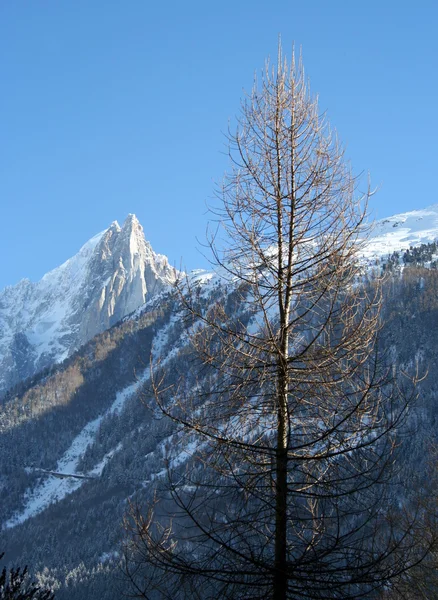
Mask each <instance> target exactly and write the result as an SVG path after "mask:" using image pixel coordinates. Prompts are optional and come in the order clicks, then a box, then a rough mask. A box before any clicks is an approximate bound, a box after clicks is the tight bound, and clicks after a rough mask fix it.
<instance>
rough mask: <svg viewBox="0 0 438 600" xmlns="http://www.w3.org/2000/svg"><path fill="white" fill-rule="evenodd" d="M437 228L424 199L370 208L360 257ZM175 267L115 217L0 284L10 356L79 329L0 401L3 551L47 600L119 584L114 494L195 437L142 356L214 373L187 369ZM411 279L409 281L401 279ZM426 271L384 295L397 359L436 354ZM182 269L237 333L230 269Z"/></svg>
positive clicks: (433, 410) (423, 457) (157, 480)
mask: <svg viewBox="0 0 438 600" xmlns="http://www.w3.org/2000/svg"><path fill="white" fill-rule="evenodd" d="M437 238H438V205H434V206H431V207H428V208H425V209H423V210H418V211H412V212H408V213H404V214H400V215H395V216H393V217H389V218H387V219H383V220H381V221H378V222H377V223H376V224H375V227H374V230H373V232H372V235H371V238H370V240H369V242H368V245H367V248H366V249H365V257H366V258H367V257H369V262H370V264H374V263H375V261H376V259H380V260H381V262H383V260H384V257H385V255H388V254H390V253H392V252H394V251H396V250H403V249H406V248H408V247H410V246H417V245H420V244H422V243H428V242H432V241H435V240H436V239H437ZM175 276H176V274H175V272H174V271H173V270H172V269H171V268H170V267H169V265H168V262H167V259H166V258H165V257H162V256H159V255H156V254H155V253H154V252H153V251H152V249H151V247H150V245H149V244H148V243H147V242H146V241H145V240H144V236H143V231H142V228H141V226H140V225H139V223H138V221H137V220H136V219H135V217H133V216H129V217H128V219H127V221H126V222H125V224H124V225H123V227H122V228H120V227H119V226H118V224H117V223H113V224H112V225H111V226H110V227H109V228H108V229H107V230H106V231H105V232H103V233H102V234H99V235H98V236H95V237H94V238H92V239H91V240H90V241H89V242H88V243H87V244H86V245H85V246H84V247H83V248H82V249H81V250H80V252H79V253H78V254H77V255H76V256H75V257H73V258H72V259H70V260H69V261H67V262H66V263H65V264H64V265H62V266H61V267H59V268H58V269H55V270H54V271H52V272H51V273H49V274H47V275H46V276H45V277H44V278H43V279H42V280H41V281H40V282H39V283H37V284H30V283H29V282H21V283H20V284H19V285H18V286H16V287H14V288H8V289H7V290H5V291H4V292H3V293H2V294H1V295H0V302H1V306H0V315H1V317H0V318H1V321H0V323H1V324H2V325H1V326H2V328H3V331H4V333H2V337H1V340H0V343H2V344H6V342H5V340H6V337H5V336H6V333H5V332H6V326H9V329H8V330H7V331H8V332H9V333H8V335H9V338H8V340H9V342H8V343H9V344H10V346H11V345H12V343H13V342H14V338H13V336H15V352H16V354H15V356H18V353H17V350H16V349H17V347H18V342H17V338H20V336H21V338H22V339H23V341H25V342H26V343H25V345H24V352H23V356H24V357H26V356H28V357H29V356H31V359H32V360H33V362H30V367H32V368H33V370H34V371H36V370H37V368H38V362H37V361H38V360H40V361H41V360H42V358H44V357H47V359H48V360H50V359H51V360H60V358H61V357H62V356H65V355H67V354H68V353H70V352H71V351H72V349H73V348H75V347H78V346H79V345H81V344H82V343H83V341H85V340H87V339H89V340H90V341H88V343H86V344H85V345H84V346H83V347H82V348H81V349H80V350H79V351H78V352H77V353H76V354H74V355H73V356H72V357H71V358H70V360H69V361H66V362H65V363H63V364H60V365H57V366H56V367H55V368H54V369H53V370H52V372H51V373H50V374H49V375H47V374H46V373H42V374H41V373H40V374H39V375H36V376H35V377H34V378H32V381H27V382H25V383H23V385H22V386H21V388H20V389H18V390H16V392H15V393H14V394H13V395H11V396H10V397H9V398H8V399H7V401H6V402H4V403H3V405H2V404H0V456H1V457H2V460H0V498H1V502H0V532H1V535H2V537H3V540H4V547H5V548H6V549H7V551H8V553H9V555H10V557H11V560H14V561H16V562H17V564H29V565H31V568H32V569H33V570H34V571H36V572H37V573H38V580H39V581H41V582H42V583H44V582H46V583H47V585H50V586H53V587H54V589H57V588H58V589H57V594H56V596H57V598H59V599H60V600H89V599H91V598H93V600H94V598H105V599H106V600H116V599H118V598H120V597H121V596H122V592H120V590H119V588H118V587H117V585H118V579H120V577H119V570H118V567H117V565H118V561H119V554H118V552H119V551H120V545H119V541H120V540H119V538H120V529H121V528H120V526H119V523H120V522H121V521H122V519H123V515H124V514H125V512H126V507H127V502H128V500H129V501H133V502H139V504H140V505H142V504H143V505H144V506H145V505H146V504H147V502H149V501H151V498H152V497H153V496H154V493H155V490H157V489H158V490H162V489H163V488H164V489H165V484H166V477H167V469H168V468H169V466H170V468H172V469H181V471H180V472H181V473H183V472H184V469H185V467H186V466H189V461H190V460H191V459H192V455H193V453H194V451H195V449H196V439H192V437H190V436H189V435H185V434H184V433H183V432H182V431H180V430H179V429H178V427H176V426H173V425H171V424H169V423H168V421H167V420H166V419H163V418H161V417H160V415H158V414H156V413H155V412H154V410H153V407H154V401H153V398H152V392H151V389H150V388H151V386H150V383H151V382H150V364H151V362H152V364H154V362H155V364H157V363H159V364H160V366H161V367H163V366H164V367H165V368H166V370H167V372H168V376H169V378H170V383H173V384H174V385H175V386H176V385H178V384H179V382H180V375H181V374H182V373H183V374H184V377H185V385H186V387H187V389H190V387H191V386H197V387H198V386H200V388H201V389H202V386H205V389H208V386H209V385H210V384H211V382H212V381H215V379H214V377H215V375H214V374H213V373H211V372H209V371H208V369H201V370H198V369H196V368H195V365H196V362H195V359H194V356H193V354H192V353H191V348H190V344H189V339H188V336H187V332H186V329H185V327H184V322H185V320H184V315H185V313H184V309H183V306H182V305H181V303H180V302H179V300H178V297H177V295H176V294H174V293H172V290H171V289H170V288H169V289H166V284H168V283H171V282H172V281H174V279H175ZM415 278H417V279H418V278H421V280H422V284H421V286H420V285H415V286H414V285H413V283H412V282H414V283H415V281H416V279H415ZM437 278H438V276H437V271H436V270H432V269H424V272H421V273H420V274H418V273H417V274H416V273H415V270H413V272H412V275H411V277H409V266H407V267H406V268H405V269H404V270H403V271H402V274H401V275H400V274H397V276H394V280H393V285H391V286H389V289H388V297H385V298H386V299H385V302H386V303H387V304H386V308H385V310H386V317H387V324H386V325H385V328H384V330H383V331H382V344H383V346H384V347H386V348H389V349H390V351H391V357H392V360H393V361H394V362H396V363H398V364H401V365H405V366H407V367H409V365H410V364H412V363H413V361H415V363H416V365H418V368H419V372H420V373H424V372H426V371H427V369H428V366H429V362H430V359H431V357H432V359H433V357H434V356H435V354H436V338H437V336H438V318H437V315H438V301H436V298H437V294H436V285H438V284H437V283H436V280H437ZM191 279H192V281H193V284H194V287H195V285H196V286H197V288H198V289H197V294H196V298H197V301H198V302H199V303H200V306H202V307H209V306H211V305H214V304H215V303H217V302H219V303H221V305H223V306H225V307H228V310H229V311H230V312H231V311H232V313H233V315H237V316H238V318H239V319H240V322H242V323H243V322H245V323H247V327H248V331H249V332H251V331H252V332H254V331H255V330H256V329H254V328H257V314H255V315H254V314H252V313H251V314H250V313H249V312H248V313H245V311H247V310H248V307H247V306H245V303H243V304H239V302H240V300H241V296H240V295H239V294H237V295H236V294H235V287H234V283H233V282H232V281H226V280H224V279H223V278H221V276H220V274H212V273H206V272H203V271H196V272H194V273H192V275H191ZM434 286H435V287H434ZM26 290H29V291H28V292H27V295H26ZM6 300H7V301H8V304H7V306H8V307H9V308H8V310H6ZM44 303H45V304H44ZM132 311H134V312H132ZM239 311H240V312H239ZM420 311H421V312H420ZM15 313H16V314H15ZM5 314H7V316H8V318H9V321H8V322H7V323H6V318H5V316H4V315H5ZM128 314H129V316H127V317H126V318H124V319H122V321H120V319H121V317H123V316H124V315H128ZM420 314H421V318H417V315H420ZM13 315H14V316H15V322H14V321H13ZM116 321H119V322H118V323H117V324H116V325H114V326H113V327H111V326H112V325H113V324H114V323H115V322H116ZM4 323H5V324H4ZM45 325H47V326H46V327H45ZM20 327H21V329H20ZM107 329H108V331H107ZM104 330H105V332H104V333H101V334H99V335H94V334H95V333H97V332H99V331H101V332H102V331H104ZM93 336H94V337H93ZM91 338H92V339H91ZM26 344H27V345H26ZM10 346H9V347H10ZM9 347H8V348H9ZM108 349H110V351H109V350H108ZM8 352H9V355H8V356H12V351H11V350H10V349H8ZM26 352H28V353H27V354H26ZM32 353H33V354H32ZM33 357H36V358H35V359H34V358H33ZM3 360H5V359H3ZM29 361H30V359H29ZM21 364H22V365H25V364H26V363H24V362H22V363H21ZM421 386H422V387H421V388H419V400H420V403H421V404H420V405H419V408H418V410H417V411H416V412H415V413H414V415H413V417H412V419H414V420H415V424H416V427H417V429H418V435H416V436H410V438H409V440H410V443H411V446H408V448H407V450H405V456H406V457H407V458H406V460H407V461H408V462H407V464H408V466H409V465H411V464H412V465H414V468H415V469H416V471H418V472H419V473H422V472H425V466H424V465H425V464H426V463H427V460H428V459H427V451H426V446H427V447H428V445H429V444H430V443H431V441H432V440H433V441H436V431H438V408H437V403H436V387H437V386H438V379H437V375H436V373H435V371H433V369H430V374H429V377H428V379H427V380H426V381H425V382H423V383H422V384H421ZM145 405H146V406H147V407H148V408H145ZM151 407H152V410H151ZM55 433H56V435H55ZM409 461H412V462H409ZM419 485H420V484H419ZM160 486H162V487H160Z"/></svg>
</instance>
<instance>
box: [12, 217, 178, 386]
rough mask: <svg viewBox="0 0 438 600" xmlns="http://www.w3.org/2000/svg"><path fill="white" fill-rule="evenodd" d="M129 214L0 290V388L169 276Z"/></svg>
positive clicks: (116, 316) (61, 354) (109, 321)
mask: <svg viewBox="0 0 438 600" xmlns="http://www.w3.org/2000/svg"><path fill="white" fill-rule="evenodd" d="M176 276H177V272H176V270H175V269H174V268H173V267H171V266H170V265H169V262H168V260H167V258H166V257H165V256H162V255H160V254H156V253H155V252H154V251H153V250H152V247H151V245H150V244H149V242H147V241H146V240H145V237H144V233H143V228H142V226H141V225H140V223H139V222H138V220H137V218H136V217H135V215H128V217H127V219H126V221H125V222H124V224H123V226H122V227H120V225H119V224H118V223H117V222H116V221H115V222H114V223H112V224H111V226H110V227H109V228H108V229H107V230H106V231H104V232H102V233H100V234H98V235H96V236H94V237H93V238H92V239H91V240H89V241H88V242H87V243H86V244H85V245H84V246H83V247H82V248H81V249H80V250H79V252H78V253H77V254H76V255H75V256H74V257H72V258H70V259H69V260H67V261H66V262H65V263H64V264H63V265H61V266H60V267H57V268H56V269H54V270H53V271H50V272H49V273H47V274H46V275H44V277H43V278H42V279H41V280H40V281H38V282H37V283H31V282H30V281H29V280H27V279H24V280H22V281H20V282H19V283H18V284H17V285H15V286H12V287H7V288H5V289H4V290H3V291H2V292H0V394H1V393H2V392H4V391H5V390H7V389H8V388H10V387H11V386H13V385H15V384H16V383H17V382H19V381H21V380H23V379H25V378H26V377H29V376H31V375H33V374H34V373H36V372H37V371H39V370H41V369H42V368H44V367H46V366H49V365H50V364H53V363H54V362H59V361H61V360H63V359H64V358H66V357H67V356H68V355H69V354H71V353H72V352H73V351H75V350H76V349H77V348H79V347H80V346H81V345H82V344H84V343H85V342H86V341H88V340H89V339H91V338H92V337H93V336H94V335H96V334H97V333H100V332H102V331H104V330H105V329H108V328H109V327H111V326H112V325H114V323H116V322H117V321H119V320H120V319H122V318H123V317H125V316H126V315H127V314H129V313H131V312H133V311H134V310H136V309H137V308H138V307H139V306H141V305H142V304H143V303H144V302H145V300H146V297H147V296H148V297H151V296H153V295H154V294H156V293H157V292H159V291H160V290H162V289H163V288H164V287H165V286H168V285H171V284H172V283H174V282H175V279H176Z"/></svg>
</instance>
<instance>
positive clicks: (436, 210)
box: [364, 204, 438, 259]
mask: <svg viewBox="0 0 438 600" xmlns="http://www.w3.org/2000/svg"><path fill="white" fill-rule="evenodd" d="M436 239H438V204H432V205H431V206H428V207H427V208H423V209H421V210H413V211H410V212H406V213H401V214H399V215H394V216H393V217H387V218H386V219H381V220H380V221H377V222H376V223H375V225H374V227H373V229H372V231H371V235H370V240H369V242H368V243H367V245H366V249H365V252H364V255H365V256H366V257H367V258H370V259H371V258H379V257H383V256H386V255H388V254H392V252H395V251H398V250H406V249H407V248H409V247H410V246H419V245H420V244H427V243H429V242H434V241H435V240H436Z"/></svg>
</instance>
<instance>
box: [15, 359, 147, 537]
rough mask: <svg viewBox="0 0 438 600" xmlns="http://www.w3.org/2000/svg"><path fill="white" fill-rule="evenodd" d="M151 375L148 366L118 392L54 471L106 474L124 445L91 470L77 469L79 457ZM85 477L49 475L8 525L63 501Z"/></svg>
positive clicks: (28, 495)
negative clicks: (105, 468) (78, 470)
mask: <svg viewBox="0 0 438 600" xmlns="http://www.w3.org/2000/svg"><path fill="white" fill-rule="evenodd" d="M148 377H149V371H148V370H146V371H145V372H144V373H143V375H142V377H141V378H140V379H138V380H137V381H136V382H135V383H133V384H131V385H130V386H128V387H126V388H124V389H123V390H121V391H120V392H118V393H117V395H116V398H115V400H114V402H113V403H112V404H111V406H110V407H109V409H108V410H107V411H105V413H104V414H102V415H101V416H99V417H97V418H96V419H94V420H93V421H90V422H89V423H88V424H87V425H86V426H85V427H84V428H83V429H82V431H81V432H80V433H79V434H78V435H77V436H76V437H75V439H74V440H73V442H72V443H71V445H70V448H69V449H68V450H67V451H66V452H65V453H64V454H63V456H62V457H61V458H60V459H59V461H58V463H57V465H56V468H55V469H54V472H56V473H59V474H63V475H85V476H88V477H91V478H92V477H99V476H100V475H101V474H102V471H103V469H104V467H105V465H106V464H107V463H108V461H109V460H110V459H111V458H112V457H113V456H114V454H115V453H116V452H118V451H119V450H120V449H121V444H119V445H118V446H117V447H116V448H114V449H113V450H111V451H110V452H108V453H107V454H106V455H105V456H104V457H103V459H102V460H101V461H100V462H99V463H98V464H97V465H95V466H94V467H93V469H91V471H90V472H89V473H78V472H77V467H78V464H79V461H80V459H81V457H82V456H83V454H84V452H85V451H86V449H87V447H88V446H89V445H91V444H92V443H93V442H94V440H95V437H96V434H97V432H98V431H99V427H100V424H101V422H102V420H103V419H104V418H105V417H106V416H109V415H112V414H120V412H121V411H122V409H123V406H124V404H125V402H126V400H127V399H128V398H129V397H131V396H132V395H133V394H134V393H135V392H136V391H137V390H138V389H139V387H140V386H141V385H142V384H143V383H144V381H146V379H147V378H148ZM28 470H29V469H28ZM85 481H86V479H76V478H72V477H65V478H61V479H60V478H59V476H55V475H50V474H47V475H45V476H44V479H43V481H41V482H40V483H39V484H38V485H37V486H36V488H35V489H33V490H32V491H29V492H28V493H27V494H26V502H25V507H24V509H23V510H22V512H21V513H19V514H16V515H14V516H13V517H11V518H10V519H9V520H8V521H6V523H5V524H4V527H5V528H6V529H8V528H11V527H15V526H16V525H19V524H21V523H24V521H26V520H27V519H29V518H30V517H34V516H36V515H37V514H39V513H41V512H42V511H43V510H45V509H46V508H47V507H48V506H49V505H50V504H54V503H55V502H59V501H60V500H62V499H63V498H65V496H67V495H68V494H71V493H72V492H74V491H75V490H77V489H78V488H79V487H80V486H81V485H83V484H84V483H85Z"/></svg>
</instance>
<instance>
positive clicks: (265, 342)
mask: <svg viewBox="0 0 438 600" xmlns="http://www.w3.org/2000/svg"><path fill="white" fill-rule="evenodd" d="M229 148H230V158H231V165H232V167H231V171H230V172H229V174H228V175H227V176H226V178H225V180H224V183H223V186H222V188H221V191H220V199H221V206H220V208H219V209H218V210H217V211H216V213H217V215H218V216H219V222H220V230H219V232H216V233H215V235H213V236H211V238H210V246H211V249H212V251H213V255H214V257H215V261H216V263H217V264H218V265H219V267H220V270H221V273H222V276H223V277H224V278H227V277H228V278H229V280H230V281H231V282H232V285H233V289H234V292H233V294H232V295H231V296H228V297H227V298H225V296H224V297H219V298H217V301H216V302H215V303H214V304H213V305H211V306H208V307H205V306H204V304H203V303H202V302H201V301H200V300H199V294H198V293H197V290H196V286H193V285H192V284H191V283H190V280H187V281H186V285H185V286H181V287H180V299H181V301H182V302H183V304H184V305H185V308H186V310H187V313H188V322H189V329H190V335H191V343H192V347H193V351H194V352H195V354H196V356H197V357H198V358H197V360H198V363H194V364H193V365H192V369H191V371H192V372H193V371H196V370H198V371H199V376H198V378H197V379H196V382H194V381H193V379H190V378H188V377H184V378H183V379H182V380H180V381H179V383H175V381H174V380H169V373H168V372H166V371H165V370H160V369H159V368H154V369H153V373H152V381H153V385H154V392H155V400H156V402H157V404H158V406H159V408H160V410H161V411H162V413H163V414H164V415H166V416H167V417H168V418H170V419H171V420H173V422H174V423H176V424H177V426H179V427H180V429H181V430H182V431H184V432H185V433H186V434H187V436H189V440H190V442H191V444H192V447H194V446H196V452H195V454H194V457H193V459H192V460H191V461H190V463H189V466H188V467H187V468H186V469H185V470H182V469H176V470H172V469H169V492H170V496H169V498H170V499H171V500H172V501H173V504H172V503H170V504H169V498H167V497H166V500H165V502H163V501H161V502H160V501H158V500H156V503H155V504H154V505H151V506H150V507H149V511H148V513H147V515H146V516H145V515H144V514H143V513H142V512H141V511H138V510H136V509H133V511H132V513H131V517H132V521H131V525H132V532H131V533H132V537H131V543H130V545H129V547H128V555H127V570H128V571H129V573H130V576H131V579H132V580H133V581H135V584H136V586H137V590H136V595H137V596H140V597H144V598H149V597H151V598H153V597H169V598H196V597H202V598H219V597H223V598H239V599H243V598H248V599H249V598H251V599H256V598H273V599H274V600H284V599H286V598H296V599H298V598H299V599H301V600H302V599H307V598H308V599H316V598H344V599H347V598H365V597H366V598H370V597H372V596H373V594H374V593H375V592H376V591H377V590H378V589H379V588H381V587H382V585H389V583H390V582H391V580H394V579H396V578H397V577H398V576H399V575H400V574H401V573H403V572H405V571H406V570H407V569H409V568H410V567H411V566H412V565H415V564H416V563H417V562H418V561H419V560H421V558H422V554H421V552H417V549H416V547H415V545H414V544H413V537H412V535H411V532H412V527H413V523H412V520H410V519H409V518H408V517H406V523H405V524H404V526H401V523H402V519H401V517H400V514H398V513H397V518H396V517H395V514H396V512H397V510H394V511H391V510H390V509H389V503H390V497H391V493H392V492H391V488H390V487H388V482H389V480H390V478H391V476H392V474H393V465H394V457H395V451H396V445H397V444H396V433H397V430H398V428H399V426H400V424H401V422H402V420H403V418H404V415H405V414H406V410H407V407H408V405H409V402H410V400H411V399H412V398H413V396H414V391H413V387H412V385H411V384H412V380H408V379H407V378H406V379H405V384H404V386H403V388H404V389H401V384H400V378H399V377H398V376H397V374H396V373H395V372H394V370H393V369H388V368H386V366H385V363H384V360H383V358H382V356H381V355H380V353H379V350H378V334H379V329H380V326H381V323H380V305H381V293H380V283H379V281H374V282H373V284H372V285H371V286H369V285H365V284H364V283H363V281H364V278H363V272H362V267H361V265H360V263H359V262H358V259H359V257H360V253H361V248H362V244H363V239H364V237H365V218H366V205H367V200H368V198H369V196H370V193H371V192H370V190H368V192H366V193H365V194H364V195H359V196H357V191H356V180H355V178H354V177H353V176H352V174H351V171H350V168H349V166H348V164H347V163H346V162H345V160H344V152H343V149H342V147H341V146H340V144H339V142H338V140H337V138H336V136H335V135H334V134H333V133H332V131H331V130H330V128H329V125H328V123H327V121H326V119H325V117H321V116H320V114H319V111H318V104H317V100H316V99H315V98H313V97H312V96H311V94H310V92H309V87H308V83H307V81H306V79H305V76H304V69H303V66H302V63H301V60H298V61H296V59H295V56H292V61H291V64H290V65H288V64H287V62H286V60H284V58H283V56H282V54H281V49H280V50H279V55H278V62H277V66H276V67H275V68H271V66H270V65H269V64H267V66H266V68H265V70H264V71H263V73H262V77H261V79H260V81H256V82H255V85H254V89H253V91H252V93H251V94H250V95H249V97H248V98H247V99H246V100H245V101H244V102H243V104H242V113H241V116H240V119H239V125H238V128H237V132H236V133H235V134H230V135H229ZM220 231H222V234H221V233H220ZM221 235H222V241H221V237H220V236H221ZM196 365H197V366H196ZM164 504H166V506H167V509H168V510H170V513H168V514H167V516H166V512H165V510H164V508H163V505H164ZM172 507H173V508H172ZM154 594H156V595H157V596H154Z"/></svg>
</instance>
